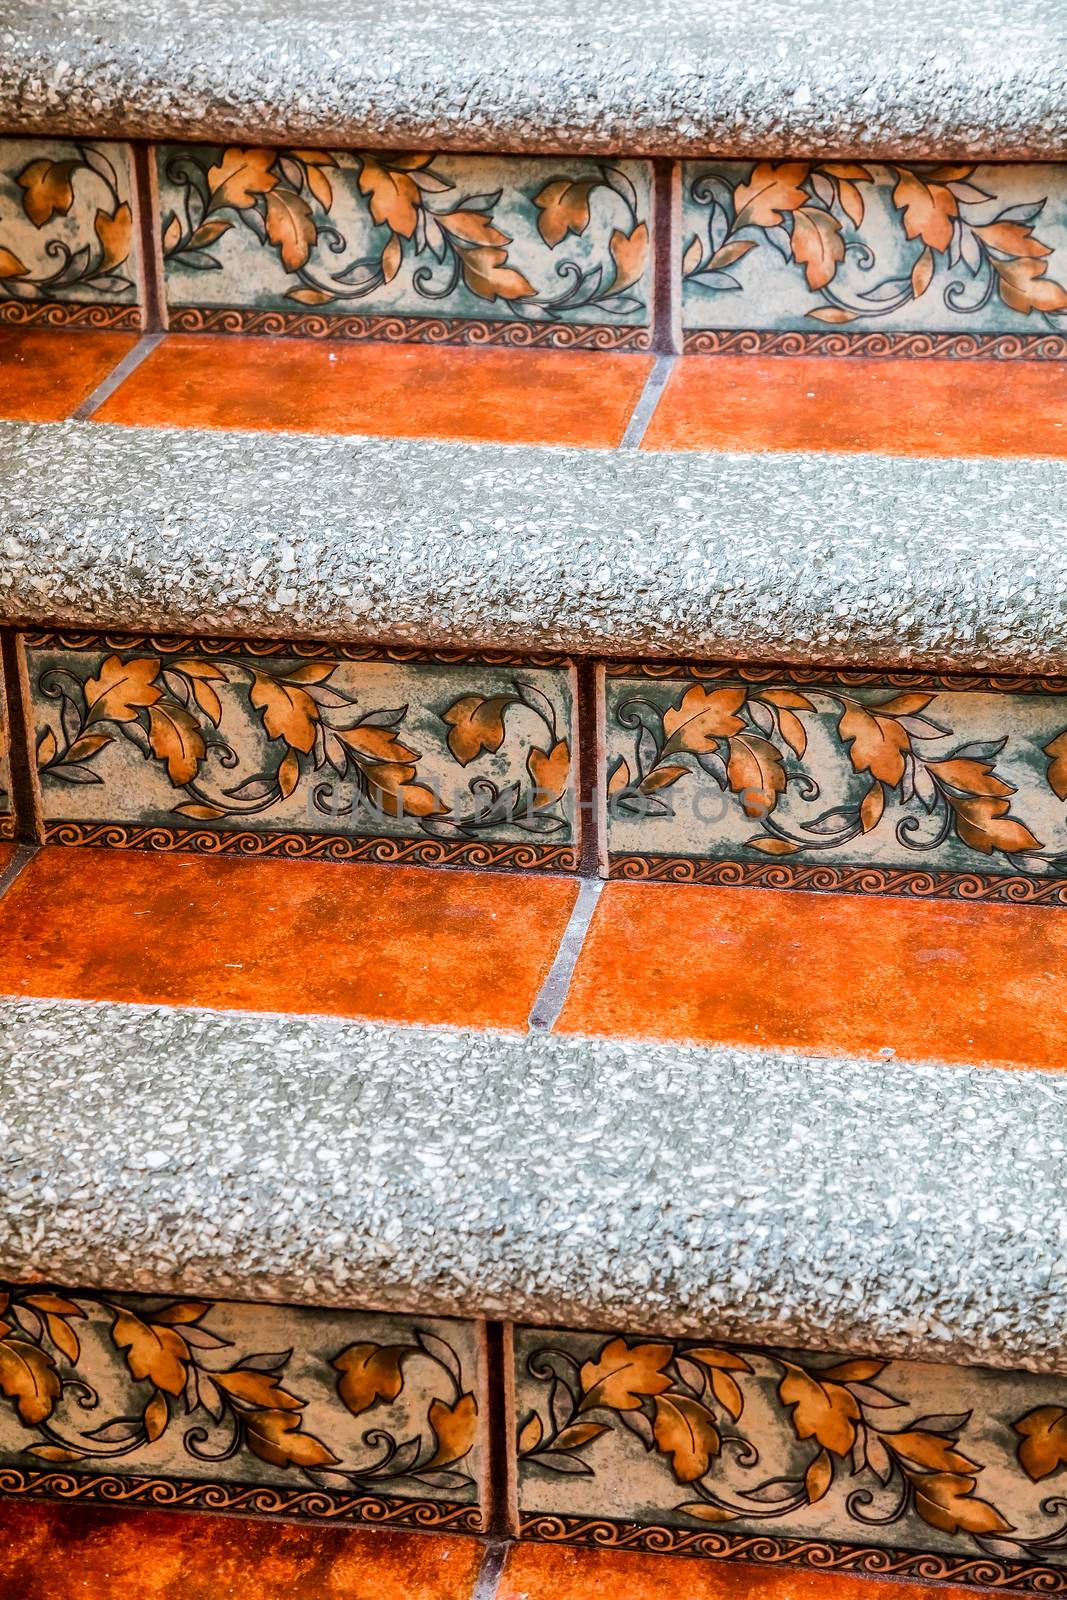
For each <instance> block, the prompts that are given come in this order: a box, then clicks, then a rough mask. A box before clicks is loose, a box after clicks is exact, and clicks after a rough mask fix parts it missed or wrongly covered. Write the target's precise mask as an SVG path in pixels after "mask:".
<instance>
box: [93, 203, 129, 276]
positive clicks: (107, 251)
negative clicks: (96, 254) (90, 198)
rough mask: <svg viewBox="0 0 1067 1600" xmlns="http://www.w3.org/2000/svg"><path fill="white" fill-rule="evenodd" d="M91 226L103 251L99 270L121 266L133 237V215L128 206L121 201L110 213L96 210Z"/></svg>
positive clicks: (103, 270)
mask: <svg viewBox="0 0 1067 1600" xmlns="http://www.w3.org/2000/svg"><path fill="white" fill-rule="evenodd" d="M93 227H94V228H95V230H96V237H97V238H98V239H99V240H100V243H101V246H102V247H103V252H104V254H103V259H102V260H101V262H100V267H99V270H100V271H101V272H105V271H110V270H111V268H112V267H121V265H122V263H123V262H124V261H125V260H126V257H127V256H128V255H129V253H130V240H131V239H132V237H133V216H132V214H131V212H130V208H129V206H128V205H126V204H125V202H123V204H122V205H121V206H119V207H117V209H116V210H115V211H114V213H113V214H111V215H109V214H108V212H106V211H98V212H97V213H96V217H95V219H94V221H93Z"/></svg>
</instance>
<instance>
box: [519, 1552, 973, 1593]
mask: <svg viewBox="0 0 1067 1600" xmlns="http://www.w3.org/2000/svg"><path fill="white" fill-rule="evenodd" d="M978 1593H979V1591H978V1590H975V1589H964V1588H958V1587H955V1586H953V1585H949V1584H938V1585H937V1587H936V1589H934V1590H931V1588H930V1586H929V1585H927V1584H918V1583H901V1582H898V1581H895V1580H893V1579H879V1578H868V1577H861V1576H860V1575H859V1574H856V1573H848V1572H805V1571H803V1569H801V1568H797V1567H792V1568H790V1567H778V1568H775V1567H762V1566H756V1565H755V1564H754V1563H748V1562H741V1561H696V1560H692V1559H688V1558H686V1557H684V1556H671V1555H635V1554H632V1553H630V1552H627V1551H620V1550H581V1549H567V1548H565V1547H564V1546H561V1545H539V1544H519V1545H515V1546H514V1548H513V1549H512V1550H511V1552H510V1554H509V1555H508V1560H507V1565H506V1567H505V1568H504V1576H503V1579H502V1581H501V1584H500V1588H499V1590H498V1591H497V1600H927V1597H929V1596H930V1595H931V1594H936V1596H937V1600H975V1596H976V1595H977V1594H978Z"/></svg>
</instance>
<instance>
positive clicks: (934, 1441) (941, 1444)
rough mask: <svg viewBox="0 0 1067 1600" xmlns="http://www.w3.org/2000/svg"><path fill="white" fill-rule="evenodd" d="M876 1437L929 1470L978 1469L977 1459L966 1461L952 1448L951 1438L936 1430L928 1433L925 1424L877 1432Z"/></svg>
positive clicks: (959, 1470) (964, 1471)
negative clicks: (899, 1429)
mask: <svg viewBox="0 0 1067 1600" xmlns="http://www.w3.org/2000/svg"><path fill="white" fill-rule="evenodd" d="M879 1437H880V1438H881V1440H882V1442H883V1443H884V1444H887V1445H889V1447H890V1448H891V1449H893V1450H895V1451H896V1452H897V1454H898V1455H902V1456H906V1457H907V1459H908V1460H909V1461H913V1462H914V1463H915V1465H916V1466H917V1467H926V1468H927V1469H928V1470H929V1471H931V1472H962V1473H969V1472H979V1471H981V1468H980V1467H979V1466H978V1463H977V1462H976V1461H969V1460H968V1459H967V1457H966V1456H965V1455H963V1454H962V1453H961V1452H960V1451H959V1450H956V1449H954V1448H953V1445H952V1441H951V1440H949V1439H946V1438H944V1437H943V1436H942V1435H941V1434H938V1433H927V1432H926V1430H925V1429H924V1428H919V1429H904V1431H903V1432H901V1433H880V1434H879Z"/></svg>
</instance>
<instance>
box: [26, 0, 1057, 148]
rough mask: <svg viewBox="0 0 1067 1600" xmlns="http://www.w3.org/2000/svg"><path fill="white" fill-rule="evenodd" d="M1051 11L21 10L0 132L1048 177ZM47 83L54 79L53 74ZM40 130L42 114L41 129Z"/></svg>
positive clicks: (346, 0) (202, 4) (901, 4)
mask: <svg viewBox="0 0 1067 1600" xmlns="http://www.w3.org/2000/svg"><path fill="white" fill-rule="evenodd" d="M1064 31H1065V30H1064V14H1063V7H1062V5H1060V4H1057V5H1053V6H1050V5H1049V4H1048V3H1047V0H1020V3H1019V4H1017V5H1015V6H1014V7H1013V9H1012V14H1011V30H1010V37H1008V38H1006V37H1005V28H1004V14H1003V7H1002V6H1001V5H1000V4H999V3H997V0H983V3H982V4H980V5H977V6H976V5H975V4H974V3H973V0H951V3H946V4H943V5H941V6H939V7H930V6H928V5H924V4H922V3H921V0H897V3H896V4H894V5H892V6H889V7H885V6H878V5H876V4H874V3H873V0H868V3H866V4H864V5H860V6H856V5H854V4H853V5H847V6H846V5H844V4H842V3H841V0H814V3H813V4H811V5H809V6H808V7H806V8H805V9H804V11H803V12H800V11H797V9H796V8H795V7H793V6H789V5H786V4H784V3H780V0H776V3H773V4H763V5H761V6H760V7H759V8H758V10H756V9H755V8H753V7H751V6H750V7H741V8H737V7H733V8H724V7H722V6H721V5H719V4H718V3H717V0H700V3H698V4H693V3H692V0H659V3H658V4H655V5H650V6H645V7H642V8H637V9H635V10H632V11H630V12H628V13H626V14H625V16H623V15H621V14H620V13H619V11H618V9H617V7H614V6H611V5H609V4H608V0H592V3H587V4H584V5H582V6H580V7H576V6H574V5H573V4H570V3H569V0H548V3H547V4H542V5H540V6H538V7H537V8H532V9H531V8H529V7H526V6H522V5H519V4H516V3H515V0H511V3H510V4H507V5H504V6H501V5H499V4H492V5H487V4H483V5H480V6H473V7H472V6H471V4H470V3H469V0H463V3H460V0H444V3H440V4H437V5H434V6H432V7H427V6H425V5H424V4H422V3H421V0H399V3H397V4H393V5H391V6H389V7H387V8H380V7H379V6H378V5H376V4H374V3H372V0H342V3H340V4H338V3H336V0H315V3H314V4H304V5H301V6H300V7H299V9H298V10H295V11H294V10H293V9H292V8H291V7H290V8H288V9H286V7H285V6H283V5H281V4H279V3H278V0H258V3H257V4H255V5H245V6H243V7H242V8H241V17H240V19H239V20H237V19H235V17H234V15H233V8H232V7H229V6H226V5H220V4H219V3H218V0H184V3H182V4H180V5H175V4H174V3H173V0H125V3H124V4H123V5H122V6H121V7H112V8H111V11H110V13H109V18H108V19H107V21H106V22H105V21H104V20H102V19H101V16H100V11H99V7H98V6H97V5H96V4H95V3H94V0H64V3H63V4H61V5H55V4H52V3H48V0H33V3H30V4H23V5H20V6H19V7H17V8H11V7H9V8H7V9H6V11H5V14H4V16H3V19H2V21H0V119H2V121H3V123H4V125H5V127H6V128H7V129H8V130H9V131H11V132H23V131H26V132H33V133H48V132H50V131H52V129H53V128H54V127H55V125H56V123H57V120H58V121H61V123H62V127H63V131H64V133H65V134H68V135H70V134H75V135H87V134H88V135H97V136H104V135H112V136H116V137H138V136H139V137H167V138H180V139H194V138H208V139H212V140H225V141H229V142H253V141H259V142H270V143H276V142H290V143H296V144H302V143H310V144H320V145H321V144H333V145H356V146H358V145H360V144H369V145H371V146H377V147H382V146H385V147H389V146H398V147H400V148H406V149H412V148H418V147H420V146H423V145H428V146H430V147H434V146H446V147H447V146H449V145H451V146H457V145H458V146H459V147H460V148H462V149H468V150H493V151H503V150H539V151H554V150H560V149H567V150H583V151H588V152H597V153H606V152H612V151H618V150H620V149H626V150H627V151H629V152H630V153H633V154H682V153H692V154H698V155H702V156H706V155H708V154H712V153H729V154H733V155H738V156H744V155H755V156H761V157H767V156H774V155H780V154H795V153H796V152H797V151H800V152H801V153H802V154H804V155H814V154H819V153H832V154H833V155H836V156H842V155H849V154H866V155H878V154H884V153H885V152H886V151H887V150H888V149H890V148H891V149H892V150H893V152H894V154H895V155H897V156H899V157H904V158H907V157H911V158H922V157H923V156H930V155H934V156H937V157H939V158H941V159H944V158H946V157H956V158H960V157H963V158H965V159H977V158H978V157H980V156H992V157H1000V158H1006V157H1013V156H1014V157H1019V158H1023V159H1026V158H1031V159H1033V158H1040V157H1051V158H1052V159H1056V158H1057V157H1059V156H1060V155H1061V153H1062V129H1063V123H1064V116H1065V112H1067V71H1065V68H1064V61H1065V59H1067V51H1065V50H1064V48H1063V44H1064ZM57 62H62V63H63V71H62V74H60V73H59V72H58V71H57ZM60 107H61V108H62V109H61V111H60V109H59V108H60Z"/></svg>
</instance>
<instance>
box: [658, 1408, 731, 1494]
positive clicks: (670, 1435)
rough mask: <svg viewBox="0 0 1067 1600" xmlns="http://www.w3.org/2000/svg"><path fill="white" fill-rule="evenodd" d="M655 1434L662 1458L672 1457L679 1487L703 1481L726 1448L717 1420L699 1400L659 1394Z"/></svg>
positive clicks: (672, 1464)
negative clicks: (700, 1479) (713, 1458)
mask: <svg viewBox="0 0 1067 1600" xmlns="http://www.w3.org/2000/svg"><path fill="white" fill-rule="evenodd" d="M655 1406H656V1419H655V1422H654V1423H653V1425H652V1433H653V1436H654V1438H655V1441H656V1448H657V1450H659V1452H660V1454H661V1455H667V1456H670V1457H671V1471H672V1472H673V1473H674V1477H675V1481H676V1482H677V1483H693V1482H694V1481H695V1480H696V1479H697V1478H702V1477H703V1476H704V1474H705V1473H706V1472H707V1470H708V1468H709V1467H710V1465H711V1461H712V1457H713V1456H717V1455H718V1454H719V1451H720V1449H721V1447H722V1439H721V1438H720V1436H719V1430H718V1428H717V1427H716V1426H715V1419H714V1418H713V1416H712V1415H711V1412H710V1411H709V1410H708V1409H707V1407H706V1406H703V1405H701V1403H700V1401H699V1400H691V1399H690V1398H689V1397H688V1395H678V1394H658V1395H657V1396H656V1398H655Z"/></svg>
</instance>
